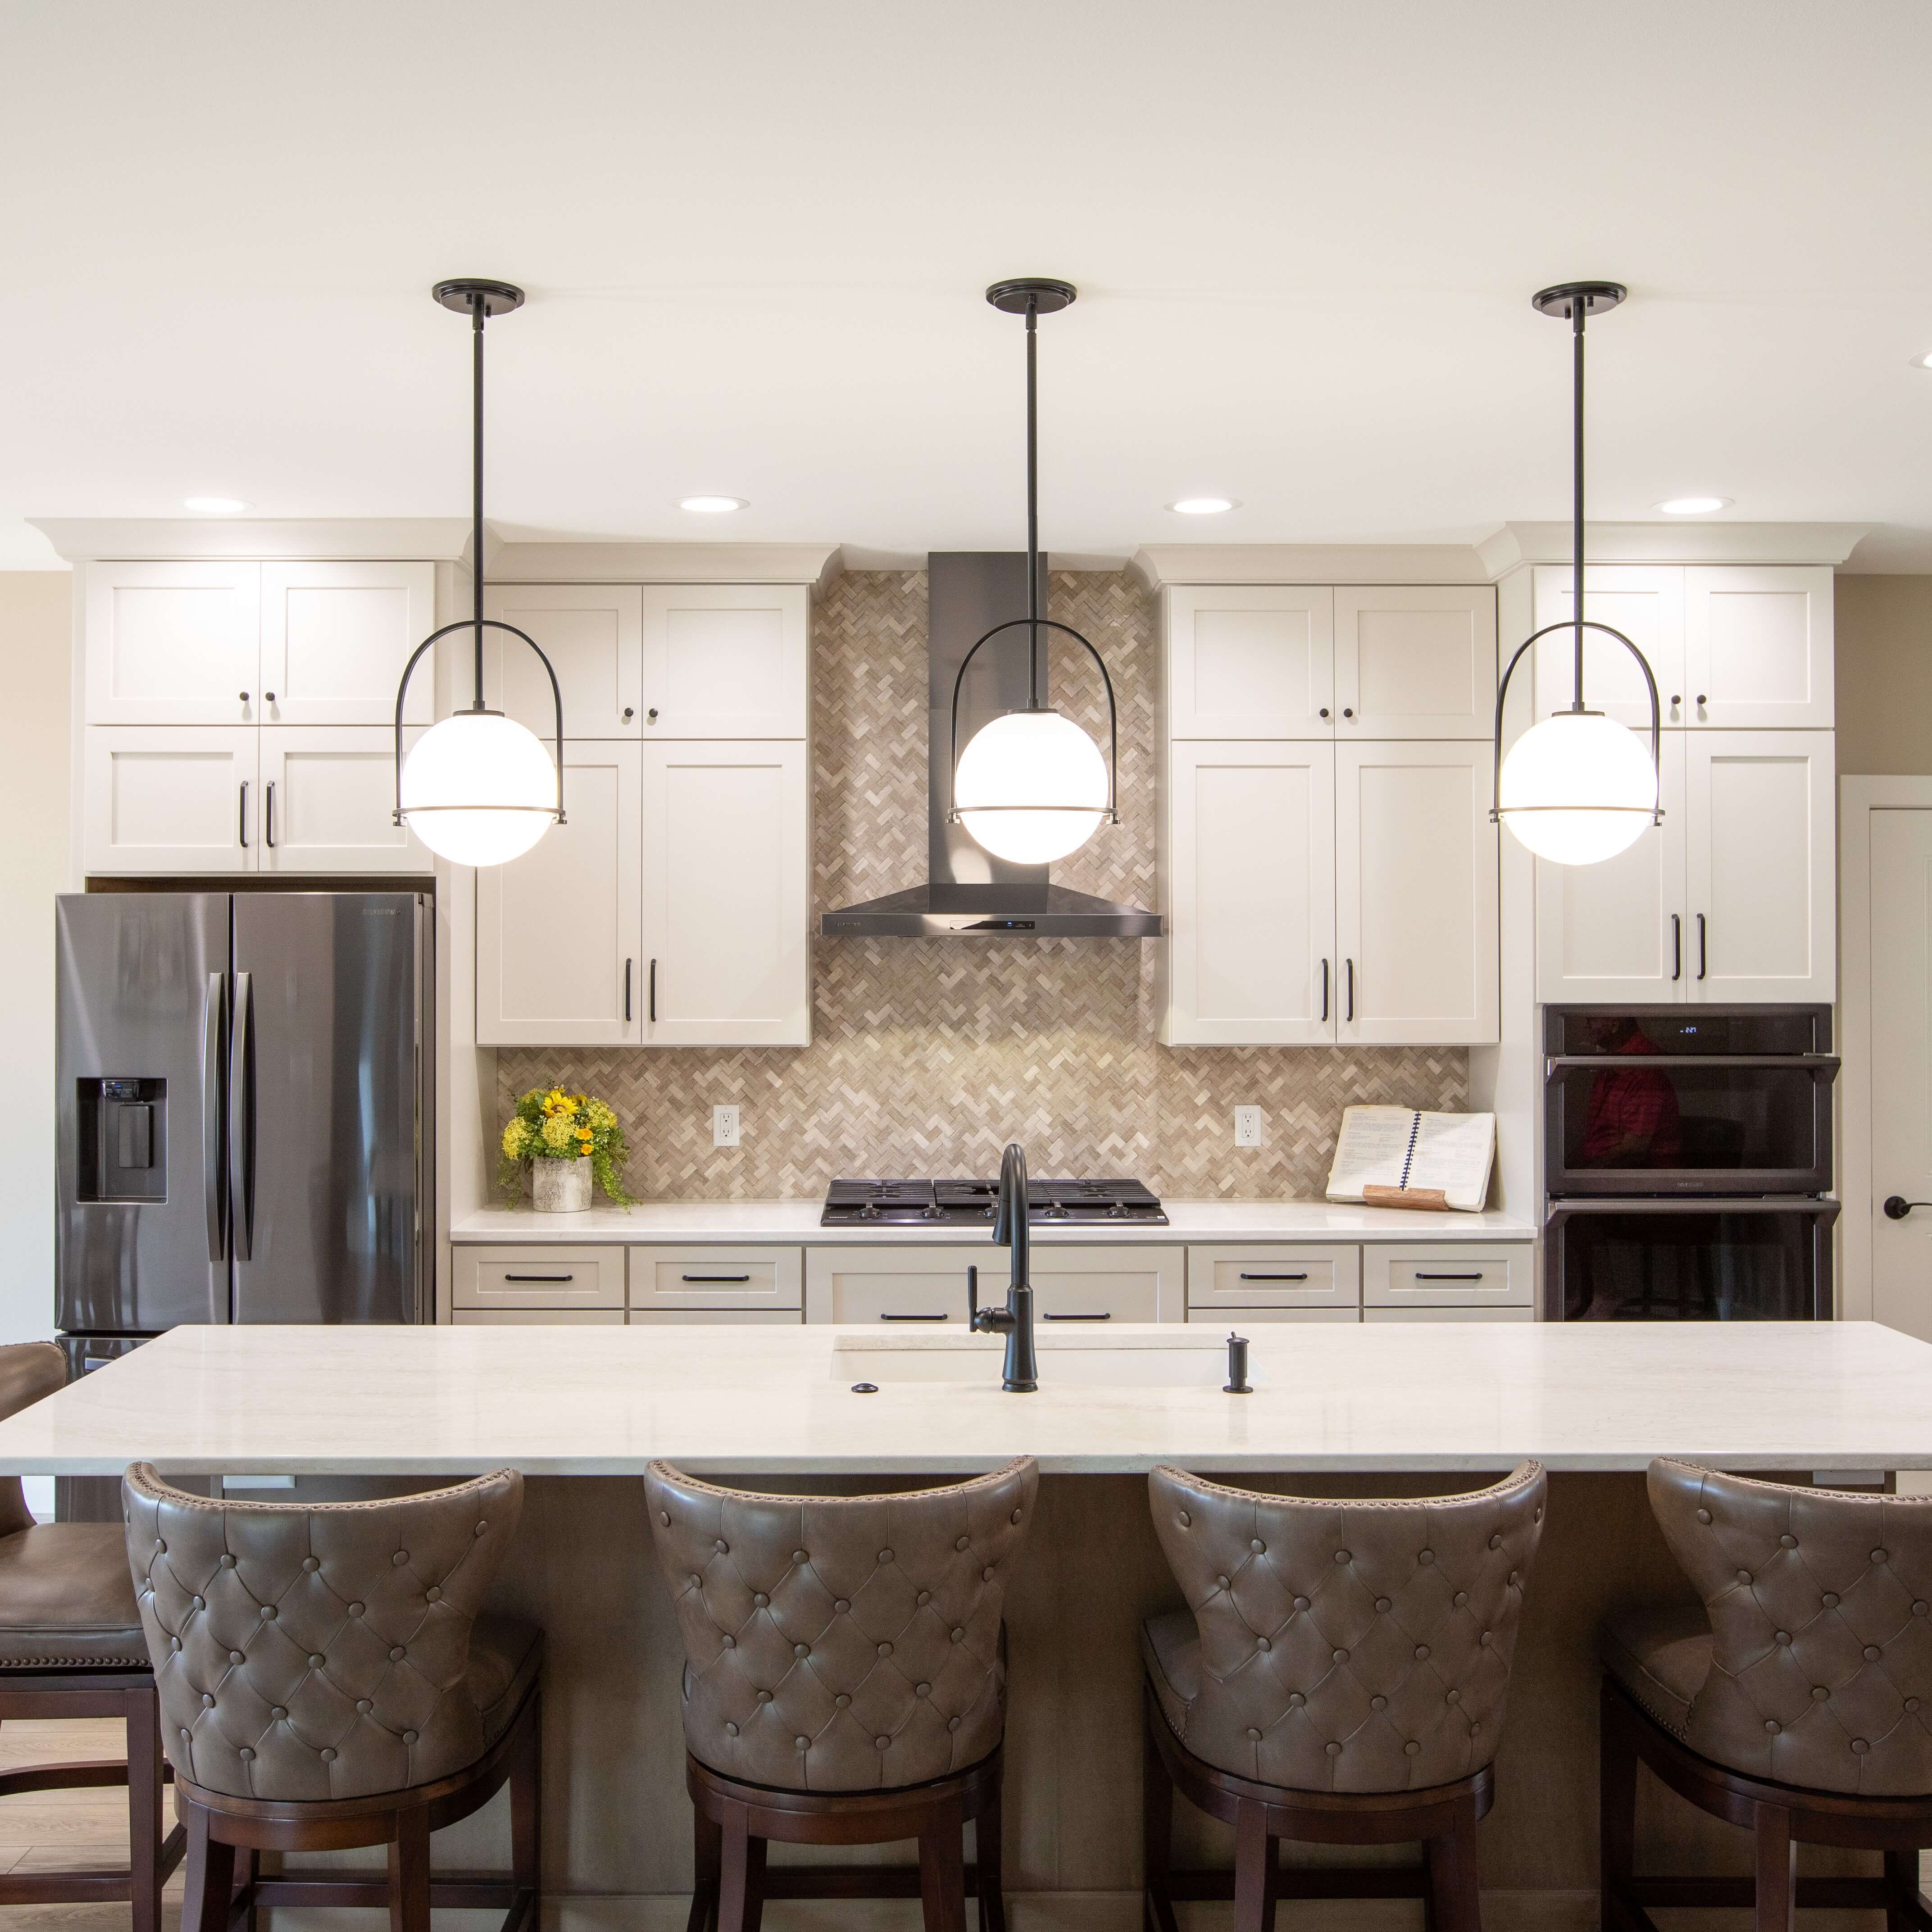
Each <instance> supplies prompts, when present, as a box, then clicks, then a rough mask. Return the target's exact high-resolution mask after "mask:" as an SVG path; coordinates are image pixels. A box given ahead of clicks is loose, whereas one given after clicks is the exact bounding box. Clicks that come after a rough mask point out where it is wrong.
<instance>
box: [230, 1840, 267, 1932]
mask: <svg viewBox="0 0 1932 1932" xmlns="http://www.w3.org/2000/svg"><path fill="white" fill-rule="evenodd" d="M260 1876H262V1855H261V1853H260V1852H253V1851H244V1850H242V1849H241V1848H240V1847H239V1846H237V1847H236V1852H235V1889H234V1892H233V1896H232V1897H231V1900H230V1902H229V1912H228V1915H229V1922H230V1923H231V1924H237V1925H239V1932H255V1921H256V1915H257V1904H256V1899H255V1885H256V1881H257V1879H260ZM238 1908H239V1910H240V1912H241V1918H240V1919H239V1921H237V1920H236V1916H235V1914H236V1909H238Z"/></svg>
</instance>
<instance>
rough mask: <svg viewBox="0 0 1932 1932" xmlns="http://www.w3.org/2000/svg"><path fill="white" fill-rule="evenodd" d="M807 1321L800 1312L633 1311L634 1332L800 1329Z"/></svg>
mask: <svg viewBox="0 0 1932 1932" xmlns="http://www.w3.org/2000/svg"><path fill="white" fill-rule="evenodd" d="M804 1319H805V1317H804V1316H803V1315H802V1314H801V1313H799V1310H797V1309H796V1308H688V1309H686V1308H648V1309H633V1310H631V1327H632V1328H677V1327H679V1326H682V1327H685V1328H693V1327H696V1326H697V1325H700V1324H702V1325H703V1326H704V1327H705V1328H780V1327H784V1326H787V1325H788V1326H790V1327H791V1328H796V1327H797V1326H798V1325H799V1323H800V1322H802V1321H803V1320H804Z"/></svg>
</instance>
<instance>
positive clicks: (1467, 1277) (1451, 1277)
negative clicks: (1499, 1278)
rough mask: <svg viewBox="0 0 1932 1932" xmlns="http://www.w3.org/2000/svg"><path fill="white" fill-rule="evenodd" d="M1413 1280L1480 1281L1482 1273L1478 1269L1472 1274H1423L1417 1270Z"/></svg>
mask: <svg viewBox="0 0 1932 1932" xmlns="http://www.w3.org/2000/svg"><path fill="white" fill-rule="evenodd" d="M1415 1278H1416V1280H1418V1281H1481V1280H1482V1278H1483V1271H1482V1270H1481V1268H1478V1269H1477V1271H1475V1274H1424V1273H1423V1271H1421V1269H1420V1268H1418V1269H1417V1270H1416V1271H1415Z"/></svg>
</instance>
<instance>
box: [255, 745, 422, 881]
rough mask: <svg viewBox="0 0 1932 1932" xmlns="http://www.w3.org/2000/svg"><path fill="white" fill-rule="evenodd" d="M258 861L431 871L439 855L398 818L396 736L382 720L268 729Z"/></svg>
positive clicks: (321, 868)
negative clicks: (373, 722) (351, 723)
mask: <svg viewBox="0 0 1932 1932" xmlns="http://www.w3.org/2000/svg"><path fill="white" fill-rule="evenodd" d="M260 758H261V778H262V802H261V813H260V844H259V846H258V847H257V850H256V857H257V869H258V870H259V871H264V872H428V871H433V870H434V867H435V864H436V862H435V860H434V859H433V858H432V857H431V856H430V853H429V852H428V850H427V848H426V847H425V846H424V845H423V844H422V841H420V840H419V839H417V838H414V837H413V836H412V835H410V832H409V831H408V829H407V828H406V827H405V826H400V825H398V824H397V823H395V806H396V740H395V732H394V730H387V731H386V730H383V729H382V727H380V726H379V725H326V724H312V725H295V724H278V725H272V726H269V727H266V729H264V730H263V733H262V734H261V748H260Z"/></svg>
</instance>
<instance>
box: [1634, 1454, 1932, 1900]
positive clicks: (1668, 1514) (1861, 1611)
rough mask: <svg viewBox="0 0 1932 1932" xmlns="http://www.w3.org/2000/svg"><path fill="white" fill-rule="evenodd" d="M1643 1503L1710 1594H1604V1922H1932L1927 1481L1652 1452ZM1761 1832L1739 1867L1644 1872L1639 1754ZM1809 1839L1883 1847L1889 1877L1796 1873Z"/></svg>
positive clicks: (1931, 1599)
mask: <svg viewBox="0 0 1932 1932" xmlns="http://www.w3.org/2000/svg"><path fill="white" fill-rule="evenodd" d="M1649 1490H1650V1506H1651V1508H1652V1511H1653V1513H1654V1514H1655V1516H1656V1518H1657V1521H1658V1527H1659V1528H1660V1529H1661V1530H1662V1531H1663V1532H1664V1540H1665V1541H1666V1542H1667V1543H1668V1544H1670V1550H1671V1553H1672V1555H1673V1556H1675V1557H1676V1559H1677V1560H1678V1562H1679V1564H1681V1565H1682V1566H1683V1569H1684V1572H1685V1575H1686V1576H1687V1577H1689V1579H1690V1580H1691V1586H1692V1588H1693V1589H1695V1591H1696V1592H1697V1595H1698V1596H1699V1598H1701V1599H1702V1601H1701V1602H1700V1603H1691V1604H1683V1605H1682V1606H1681V1607H1677V1606H1673V1607H1668V1608H1666V1609H1663V1610H1657V1609H1654V1608H1653V1609H1633V1610H1622V1611H1619V1612H1614V1613H1612V1614H1611V1616H1609V1617H1608V1618H1607V1619H1605V1620H1604V1627H1603V1629H1602V1631H1601V1655H1602V1658H1603V1662H1604V1690H1603V1728H1602V1745H1601V1749H1602V1754H1603V1760H1602V1771H1603V1778H1602V1800H1601V1802H1602V1806H1603V1812H1602V1830H1603V1857H1602V1884H1603V1909H1604V1924H1605V1926H1606V1927H1649V1925H1650V1923H1651V1921H1650V1918H1649V1914H1648V1912H1647V1911H1646V1909H1645V1908H1646V1906H1652V1905H1671V1906H1683V1905H1728V1906H1739V1905H1751V1906H1754V1907H1755V1909H1756V1913H1757V1924H1758V1926H1759V1927H1760V1928H1763V1932H1770V1929H1771V1928H1774V1927H1775V1928H1780V1932H1789V1928H1790V1926H1791V1924H1792V1923H1793V1912H1794V1911H1795V1909H1796V1907H1798V1906H1801V1905H1803V1906H1811V1905H1833V1906H1854V1907H1855V1906H1872V1907H1880V1906H1882V1908H1883V1909H1884V1910H1885V1912H1886V1915H1887V1917H1888V1921H1889V1924H1890V1928H1891V1932H1906V1928H1907V1927H1921V1928H1922V1927H1927V1925H1932V1917H1928V1915H1927V1909H1926V1906H1925V1903H1924V1901H1923V1900H1921V1898H1920V1897H1919V1893H1918V1856H1917V1854H1918V1848H1919V1847H1920V1846H1926V1845H1932V1497H1926V1498H1920V1497H1899V1496H1877V1495H1870V1494H1866V1495H1857V1494H1848V1493H1845V1492H1844V1491H1842V1490H1811V1489H1794V1488H1790V1487H1787V1486H1786V1485H1785V1484H1781V1483H1765V1482H1757V1481H1750V1480H1748V1479H1746V1478H1743V1477H1739V1476H1724V1475H1718V1474H1717V1473H1716V1472H1715V1471H1712V1470H1709V1469H1697V1468H1694V1467H1693V1466H1691V1465H1690V1464H1688V1463H1676V1462H1670V1461H1663V1460H1660V1461H1658V1462H1655V1463H1652V1464H1651V1466H1650V1475H1649ZM1640 1763H1642V1764H1646V1765H1648V1766H1649V1767H1650V1768H1651V1769H1652V1771H1653V1772H1655V1773H1656V1774H1657V1775H1658V1777H1659V1778H1661V1779H1662V1780H1663V1781H1664V1783H1665V1784H1667V1785H1669V1786H1670V1788H1671V1789H1672V1790H1673V1791H1675V1792H1676V1793H1679V1795H1680V1796H1682V1797H1685V1798H1688V1799H1689V1800H1690V1801H1691V1803H1692V1804H1694V1805H1697V1806H1698V1807H1699V1808H1700V1809H1702V1810H1703V1811H1708V1812H1709V1813H1711V1814H1712V1815H1713V1816H1715V1817H1720V1818H1724V1819H1727V1820H1729V1821H1730V1823H1733V1824H1734V1825H1742V1826H1745V1828H1746V1829H1748V1830H1749V1831H1751V1832H1752V1833H1753V1834H1754V1838H1755V1841H1756V1868H1755V1874H1754V1876H1753V1877H1752V1878H1750V1879H1724V1878H1688V1879H1687V1878H1675V1879H1658V1878H1649V1877H1640V1876H1638V1875H1637V1869H1636V1857H1635V1847H1634V1835H1635V1833H1634V1828H1635V1819H1636V1811H1637V1766H1638V1765H1639V1764H1640ZM1799 1843H1811V1844H1829V1845H1841V1846H1852V1847H1855V1848H1858V1849H1864V1850H1867V1851H1876V1852H1882V1853H1883V1854H1884V1867H1885V1875H1884V1876H1883V1877H1882V1879H1880V1878H1869V1879H1860V1878H1838V1879H1799V1878H1798V1877H1797V1876H1796V1873H1797V1848H1798V1846H1799Z"/></svg>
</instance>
